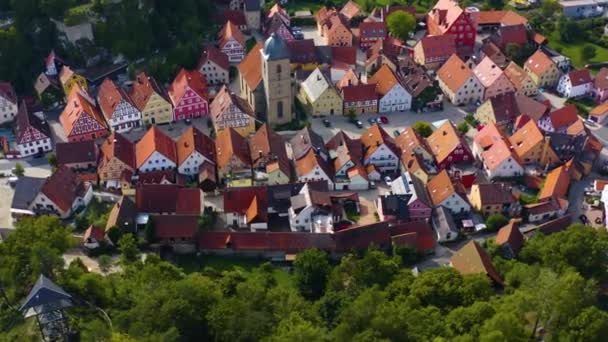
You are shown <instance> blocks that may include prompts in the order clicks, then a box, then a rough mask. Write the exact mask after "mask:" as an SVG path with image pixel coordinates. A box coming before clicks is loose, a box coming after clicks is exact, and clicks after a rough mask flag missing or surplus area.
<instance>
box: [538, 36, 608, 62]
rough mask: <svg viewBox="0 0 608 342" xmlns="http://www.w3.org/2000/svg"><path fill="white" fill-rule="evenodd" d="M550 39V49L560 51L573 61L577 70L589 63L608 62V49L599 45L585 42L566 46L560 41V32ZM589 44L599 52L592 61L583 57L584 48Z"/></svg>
mask: <svg viewBox="0 0 608 342" xmlns="http://www.w3.org/2000/svg"><path fill="white" fill-rule="evenodd" d="M548 39H549V47H551V48H553V49H556V50H559V51H560V52H561V53H562V54H564V55H566V56H568V57H570V59H571V60H572V64H573V65H574V66H575V67H577V68H582V67H584V66H585V64H588V63H597V62H605V61H608V49H606V48H603V47H601V46H599V45H596V44H593V43H590V42H585V41H578V42H576V43H567V44H566V43H563V42H562V41H561V40H560V38H559V32H557V31H555V32H553V33H551V35H549V37H548ZM587 44H590V45H593V46H595V48H596V50H597V53H596V56H595V57H594V58H592V59H591V60H590V61H584V60H583V57H582V56H581V52H582V50H583V47H584V46H585V45H587Z"/></svg>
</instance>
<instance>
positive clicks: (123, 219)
mask: <svg viewBox="0 0 608 342" xmlns="http://www.w3.org/2000/svg"><path fill="white" fill-rule="evenodd" d="M135 215H137V207H136V206H135V202H134V201H133V199H132V198H131V197H127V196H122V197H121V198H120V199H119V200H118V201H117V202H116V203H115V204H114V206H113V207H112V210H110V214H109V215H108V221H107V222H106V229H110V228H112V227H114V226H117V227H119V228H123V229H124V228H126V229H129V230H131V229H135V226H134V223H135Z"/></svg>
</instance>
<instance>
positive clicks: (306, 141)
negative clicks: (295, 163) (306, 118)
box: [289, 127, 327, 160]
mask: <svg viewBox="0 0 608 342" xmlns="http://www.w3.org/2000/svg"><path fill="white" fill-rule="evenodd" d="M289 143H290V144H291V148H292V150H293V158H294V159H296V160H297V159H300V158H302V157H304V156H306V155H307V154H308V151H309V150H310V149H311V148H314V149H315V151H317V152H319V153H322V154H325V156H327V149H326V148H325V142H324V141H323V138H322V137H321V136H320V135H318V134H317V133H315V132H314V131H313V130H312V129H311V128H310V127H304V128H302V129H301V130H299V131H298V132H296V134H295V135H294V136H293V138H291V140H289Z"/></svg>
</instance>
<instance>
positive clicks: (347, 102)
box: [342, 83, 378, 114]
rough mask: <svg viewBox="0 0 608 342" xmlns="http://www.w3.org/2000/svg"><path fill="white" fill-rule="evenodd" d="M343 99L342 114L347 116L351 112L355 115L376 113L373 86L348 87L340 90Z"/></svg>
mask: <svg viewBox="0 0 608 342" xmlns="http://www.w3.org/2000/svg"><path fill="white" fill-rule="evenodd" d="M342 97H343V98H344V110H343V113H345V114H348V113H349V112H350V111H351V110H353V111H354V112H355V113H377V112H378V95H377V94H376V85H375V84H363V83H359V84H357V85H348V86H346V87H343V88H342Z"/></svg>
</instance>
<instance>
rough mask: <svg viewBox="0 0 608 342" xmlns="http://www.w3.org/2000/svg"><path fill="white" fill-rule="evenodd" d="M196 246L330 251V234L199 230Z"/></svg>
mask: <svg viewBox="0 0 608 342" xmlns="http://www.w3.org/2000/svg"><path fill="white" fill-rule="evenodd" d="M198 247H199V248H200V249H202V250H223V249H232V250H236V251H266V252H268V251H279V252H285V253H296V252H301V251H304V250H306V249H310V248H318V249H322V250H326V251H332V250H334V248H335V244H334V240H333V239H332V234H311V233H294V232H201V233H200V235H199V238H198Z"/></svg>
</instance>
